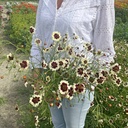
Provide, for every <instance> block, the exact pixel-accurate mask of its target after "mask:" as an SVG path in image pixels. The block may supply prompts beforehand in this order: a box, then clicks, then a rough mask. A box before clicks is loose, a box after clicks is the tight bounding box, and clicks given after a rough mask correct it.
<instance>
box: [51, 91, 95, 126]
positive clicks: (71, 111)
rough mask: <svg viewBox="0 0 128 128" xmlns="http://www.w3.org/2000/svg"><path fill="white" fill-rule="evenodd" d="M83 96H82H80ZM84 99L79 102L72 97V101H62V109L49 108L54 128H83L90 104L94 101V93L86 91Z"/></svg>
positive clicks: (76, 98)
mask: <svg viewBox="0 0 128 128" xmlns="http://www.w3.org/2000/svg"><path fill="white" fill-rule="evenodd" d="M81 96H83V95H81ZM81 96H80V97H81ZM84 96H85V97H84V98H83V99H82V100H79V98H78V97H74V98H73V99H72V100H70V101H69V100H67V99H63V101H62V107H61V108H59V109H58V108H57V107H56V106H54V107H50V112H51V116H52V122H53V125H54V128H83V127H84V123H85V118H86V115H87V112H88V110H89V108H90V104H91V102H92V101H93V99H94V92H91V93H89V91H88V90H86V93H85V94H84Z"/></svg>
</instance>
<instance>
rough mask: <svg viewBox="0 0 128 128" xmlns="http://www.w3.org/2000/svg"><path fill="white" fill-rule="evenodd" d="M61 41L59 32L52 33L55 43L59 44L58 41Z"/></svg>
mask: <svg viewBox="0 0 128 128" xmlns="http://www.w3.org/2000/svg"><path fill="white" fill-rule="evenodd" d="M60 39H61V34H60V33H59V32H57V31H55V32H53V33H52V40H53V41H56V42H58V41H60Z"/></svg>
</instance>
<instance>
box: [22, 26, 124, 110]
mask: <svg viewBox="0 0 128 128" xmlns="http://www.w3.org/2000/svg"><path fill="white" fill-rule="evenodd" d="M30 30H31V32H32V33H33V32H34V29H33V28H30ZM52 39H53V44H52V45H51V46H50V47H48V48H43V49H42V51H41V52H42V55H43V61H42V62H41V65H42V69H43V70H42V73H41V74H39V75H38V76H39V77H38V78H37V79H34V80H33V78H29V81H28V80H26V79H25V85H27V84H31V86H32V87H33V89H34V93H33V95H32V97H31V98H30V101H29V102H30V104H32V105H33V106H34V107H37V106H38V105H39V104H40V103H41V102H42V100H45V101H46V102H47V103H48V104H49V105H50V106H54V105H56V106H57V107H58V108H60V107H61V105H62V103H61V101H62V100H63V98H67V99H69V100H71V99H72V98H73V97H74V96H79V95H80V94H83V93H85V91H86V90H90V91H94V88H95V87H96V86H97V85H98V84H103V83H104V82H105V81H106V80H107V79H108V78H110V77H112V79H113V80H114V82H115V83H116V84H118V85H119V84H120V83H121V79H120V78H118V77H117V75H116V73H118V72H119V70H120V66H119V65H118V64H117V63H116V64H113V65H112V66H110V67H109V68H110V70H108V67H107V66H106V65H107V64H106V65H104V64H101V63H100V58H101V57H103V56H104V53H103V52H102V51H100V50H98V51H96V50H95V49H94V48H93V46H92V44H91V43H88V42H85V41H84V40H82V39H80V38H79V37H78V36H77V35H76V34H73V36H72V38H70V39H69V38H68V34H65V35H64V36H63V37H62V36H61V34H60V33H59V32H53V34H52ZM76 41H79V42H80V44H82V45H81V46H80V45H79V46H77V45H76V46H74V47H73V46H72V45H71V42H72V43H75V42H76ZM35 43H36V45H37V47H38V46H40V45H41V43H42V42H41V40H40V39H38V38H36V39H35ZM45 56H47V57H45ZM20 66H21V67H23V68H26V67H27V61H24V62H22V63H20ZM37 86H38V90H37Z"/></svg>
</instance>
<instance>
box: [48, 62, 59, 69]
mask: <svg viewBox="0 0 128 128" xmlns="http://www.w3.org/2000/svg"><path fill="white" fill-rule="evenodd" d="M49 68H50V69H51V70H52V71H56V70H58V69H59V68H60V67H59V62H58V61H55V60H53V61H51V62H50V63H49Z"/></svg>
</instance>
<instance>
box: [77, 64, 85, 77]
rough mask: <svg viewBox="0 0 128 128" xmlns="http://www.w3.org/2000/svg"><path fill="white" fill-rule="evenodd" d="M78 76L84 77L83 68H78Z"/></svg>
mask: <svg viewBox="0 0 128 128" xmlns="http://www.w3.org/2000/svg"><path fill="white" fill-rule="evenodd" d="M76 75H77V76H80V77H83V75H84V67H83V66H79V67H78V68H76Z"/></svg>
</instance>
